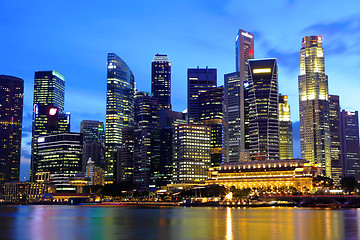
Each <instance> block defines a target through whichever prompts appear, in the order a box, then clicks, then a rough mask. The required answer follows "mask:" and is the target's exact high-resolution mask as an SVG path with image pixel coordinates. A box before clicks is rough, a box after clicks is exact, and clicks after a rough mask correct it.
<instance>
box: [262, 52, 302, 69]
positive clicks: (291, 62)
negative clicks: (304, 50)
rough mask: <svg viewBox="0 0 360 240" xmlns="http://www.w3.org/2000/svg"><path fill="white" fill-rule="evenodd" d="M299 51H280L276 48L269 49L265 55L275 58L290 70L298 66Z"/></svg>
mask: <svg viewBox="0 0 360 240" xmlns="http://www.w3.org/2000/svg"><path fill="white" fill-rule="evenodd" d="M299 55H300V54H299V52H281V51H279V50H277V49H276V48H273V49H270V50H269V51H267V53H266V57H270V58H277V60H278V64H279V65H281V66H284V67H286V68H289V69H290V70H294V69H296V70H297V69H298V68H299Z"/></svg>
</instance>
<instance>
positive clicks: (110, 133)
mask: <svg viewBox="0 0 360 240" xmlns="http://www.w3.org/2000/svg"><path fill="white" fill-rule="evenodd" d="M134 84H135V82H134V75H133V73H132V72H131V70H130V68H129V67H128V65H127V64H126V63H125V62H124V61H123V60H122V59H121V58H120V57H119V56H117V55H116V54H115V53H109V54H108V61H107V96H106V152H105V166H104V168H105V169H104V170H105V180H106V183H113V181H114V180H115V179H114V170H115V165H116V158H117V151H118V149H119V148H120V147H121V139H122V134H121V133H122V129H123V128H125V127H132V126H133V124H134V94H135V92H134V91H135V89H134Z"/></svg>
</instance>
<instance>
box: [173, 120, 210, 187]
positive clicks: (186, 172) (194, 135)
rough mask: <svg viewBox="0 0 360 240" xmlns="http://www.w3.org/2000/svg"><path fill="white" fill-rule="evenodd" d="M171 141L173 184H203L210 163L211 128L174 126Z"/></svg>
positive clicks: (186, 125)
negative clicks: (172, 142) (172, 143)
mask: <svg viewBox="0 0 360 240" xmlns="http://www.w3.org/2000/svg"><path fill="white" fill-rule="evenodd" d="M173 141H174V145H173V153H174V157H173V159H174V160H173V161H174V162H173V183H175V184H198V183H204V181H205V180H206V179H207V177H208V170H209V167H210V161H211V160H210V152H211V150H210V149H211V145H210V141H211V128H210V127H208V126H202V125H193V124H180V125H175V126H174V127H173Z"/></svg>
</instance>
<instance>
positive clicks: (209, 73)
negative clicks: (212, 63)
mask: <svg viewBox="0 0 360 240" xmlns="http://www.w3.org/2000/svg"><path fill="white" fill-rule="evenodd" d="M187 78H188V98H187V100H188V101H187V103H188V108H187V110H188V120H189V123H197V122H199V94H200V93H201V92H205V91H206V90H208V89H211V88H215V87H216V84H217V70H216V68H208V67H206V68H199V67H197V68H189V69H188V72H187Z"/></svg>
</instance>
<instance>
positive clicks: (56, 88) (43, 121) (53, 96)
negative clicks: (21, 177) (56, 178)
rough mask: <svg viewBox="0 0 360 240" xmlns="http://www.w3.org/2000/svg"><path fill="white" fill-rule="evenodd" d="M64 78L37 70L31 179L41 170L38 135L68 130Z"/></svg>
mask: <svg viewBox="0 0 360 240" xmlns="http://www.w3.org/2000/svg"><path fill="white" fill-rule="evenodd" d="M64 98H65V78H64V76H63V75H61V74H60V73H59V72H57V71H55V70H53V71H37V72H35V81H34V105H33V120H32V143H31V179H32V180H35V174H36V173H38V172H39V171H41V169H40V168H39V164H40V163H39V160H38V148H37V146H38V142H39V141H38V138H39V136H43V135H47V134H55V133H64V132H69V131H70V114H69V113H64Z"/></svg>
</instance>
